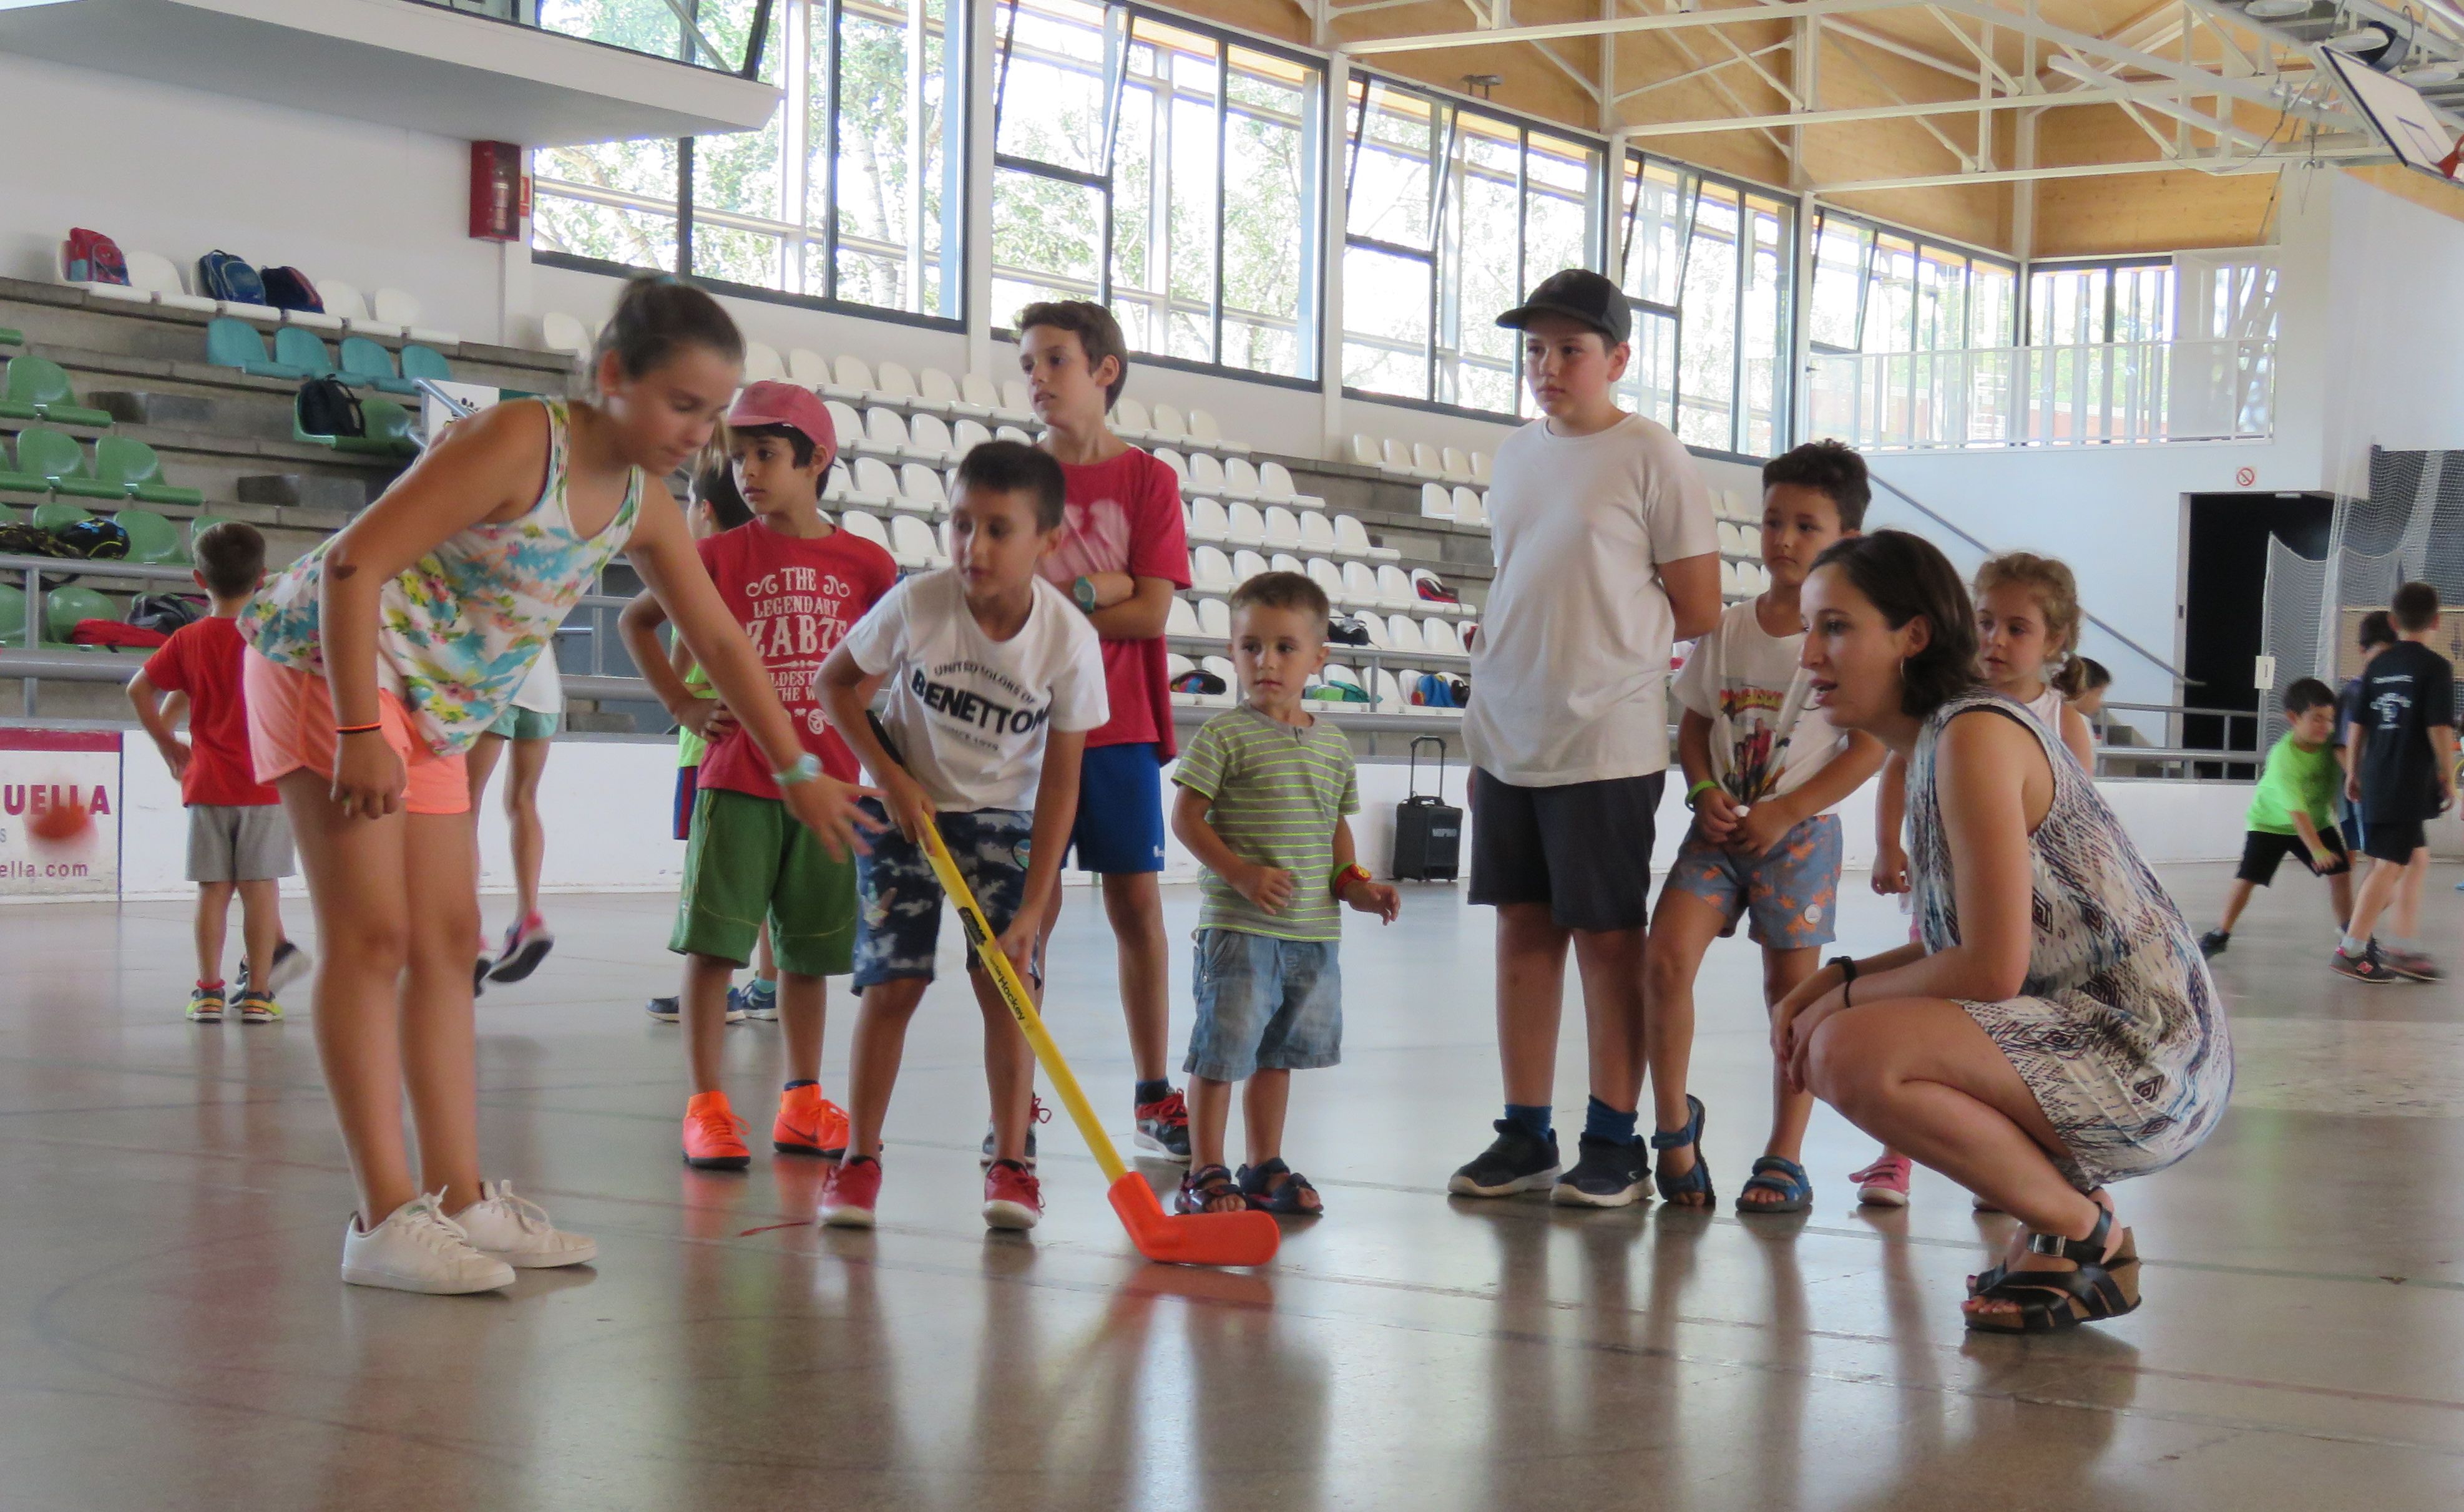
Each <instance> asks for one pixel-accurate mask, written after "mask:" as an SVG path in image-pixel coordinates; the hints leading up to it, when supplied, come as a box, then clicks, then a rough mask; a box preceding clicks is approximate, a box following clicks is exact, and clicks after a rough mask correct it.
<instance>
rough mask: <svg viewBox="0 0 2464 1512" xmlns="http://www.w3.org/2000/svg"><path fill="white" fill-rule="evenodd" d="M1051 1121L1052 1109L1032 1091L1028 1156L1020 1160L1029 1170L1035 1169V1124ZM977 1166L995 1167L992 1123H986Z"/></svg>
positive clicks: (1028, 1104)
mask: <svg viewBox="0 0 2464 1512" xmlns="http://www.w3.org/2000/svg"><path fill="white" fill-rule="evenodd" d="M1051 1122H1052V1109H1050V1108H1048V1107H1045V1106H1044V1099H1043V1098H1041V1097H1037V1096H1035V1095H1033V1094H1032V1093H1030V1094H1028V1097H1027V1104H1026V1158H1025V1159H1024V1160H1023V1161H1021V1162H1019V1164H1021V1165H1023V1166H1024V1167H1026V1169H1027V1170H1029V1171H1033V1170H1034V1169H1035V1126H1036V1125H1038V1124H1048V1123H1051ZM976 1166H977V1169H979V1170H981V1171H990V1170H991V1169H992V1168H993V1126H992V1125H990V1124H986V1125H985V1126H984V1155H983V1158H982V1159H981V1160H979V1161H977V1162H976Z"/></svg>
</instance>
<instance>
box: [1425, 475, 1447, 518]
mask: <svg viewBox="0 0 2464 1512" xmlns="http://www.w3.org/2000/svg"><path fill="white" fill-rule="evenodd" d="M1420 513H1421V514H1422V515H1426V516H1427V517H1428V518H1430V519H1452V518H1454V517H1455V496H1454V495H1453V494H1452V493H1447V492H1446V486H1445V485H1444V484H1442V483H1423V484H1421V485H1420Z"/></svg>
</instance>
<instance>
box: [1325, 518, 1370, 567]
mask: <svg viewBox="0 0 2464 1512" xmlns="http://www.w3.org/2000/svg"><path fill="white" fill-rule="evenodd" d="M1372 549H1373V548H1372V547H1371V546H1370V544H1369V532H1368V531H1366V530H1364V529H1362V528H1361V524H1360V516H1358V515H1336V516H1335V517H1334V554H1335V555H1336V556H1338V557H1366V556H1368V555H1369V553H1370V552H1371V550H1372Z"/></svg>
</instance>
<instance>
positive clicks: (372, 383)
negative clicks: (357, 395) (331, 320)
mask: <svg viewBox="0 0 2464 1512" xmlns="http://www.w3.org/2000/svg"><path fill="white" fill-rule="evenodd" d="M335 376H336V377H338V378H340V379H341V381H342V382H343V383H354V384H357V385H359V386H361V387H363V388H377V389H382V390H383V391H385V393H388V394H415V393H417V392H419V385H418V384H417V383H412V382H411V381H410V380H408V379H407V378H402V377H398V376H396V375H395V373H394V369H393V354H392V353H391V352H389V351H386V350H385V347H384V346H383V345H382V344H381V343H379V342H376V341H371V340H368V339H367V338H366V337H364V336H346V337H344V338H342V364H341V368H340V369H339V370H337V372H336V375H335Z"/></svg>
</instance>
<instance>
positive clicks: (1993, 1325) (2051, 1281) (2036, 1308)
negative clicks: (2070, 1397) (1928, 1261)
mask: <svg viewBox="0 0 2464 1512" xmlns="http://www.w3.org/2000/svg"><path fill="white" fill-rule="evenodd" d="M2112 1234H2113V1212H2112V1210H2111V1209H2106V1210H2104V1211H2103V1212H2101V1213H2100V1214H2099V1215H2098V1216H2097V1220H2096V1231H2095V1232H2094V1233H2092V1234H2090V1235H2089V1236H2088V1237H2087V1238H2083V1239H2073V1238H2063V1237H2062V1236H2060V1235H2058V1234H2036V1233H2031V1234H2030V1235H2029V1236H2028V1253H2030V1254H2031V1255H2042V1256H2046V1257H2048V1258H2051V1259H2055V1260H2068V1261H2070V1262H2071V1264H2072V1265H2073V1266H2075V1267H2077V1268H2076V1269H2073V1270H2066V1271H2058V1270H2023V1271H2009V1272H2007V1273H2006V1274H2005V1275H2004V1276H2003V1277H2002V1278H2001V1279H2000V1280H1999V1281H1996V1282H1993V1283H1992V1284H1991V1285H1989V1286H1987V1287H1985V1288H1984V1289H1982V1290H1980V1291H1978V1292H1976V1293H1975V1297H1976V1299H1977V1300H1978V1301H1980V1302H2008V1303H2015V1304H2017V1305H2018V1310H2017V1311H2016V1312H2007V1313H1977V1312H1971V1313H1969V1314H1968V1326H1969V1331H1971V1332H1974V1333H2057V1332H2060V1331H2061V1330H2063V1329H2066V1328H2076V1327H2078V1326H2079V1325H2080V1324H2083V1323H2103V1322H2106V1321H2108V1320H2110V1319H2114V1318H2120V1317H2123V1316H2124V1315H2125V1314H2128V1313H2131V1312H2135V1311H2137V1310H2138V1308H2139V1303H2140V1296H2139V1256H2138V1254H2137V1252H2136V1249H2135V1247H2134V1246H2135V1242H2136V1241H2135V1239H2134V1238H2133V1237H2132V1236H2131V1234H2130V1231H2129V1230H2127V1229H2124V1230H2123V1239H2122V1244H2121V1247H2120V1248H2118V1249H2117V1250H2115V1251H2114V1253H2113V1255H2112V1256H2111V1257H2110V1258H2107V1257H2106V1255H2105V1253H2104V1246H2105V1241H2106V1239H2107V1238H2110V1237H2111V1236H2112Z"/></svg>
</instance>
